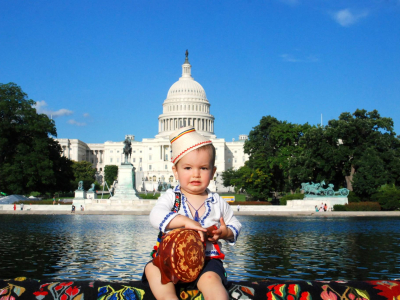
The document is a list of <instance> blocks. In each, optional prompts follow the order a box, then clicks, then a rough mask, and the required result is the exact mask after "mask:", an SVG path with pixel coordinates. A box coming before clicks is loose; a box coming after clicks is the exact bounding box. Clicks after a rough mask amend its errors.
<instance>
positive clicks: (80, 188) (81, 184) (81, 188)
mask: <svg viewBox="0 0 400 300" xmlns="http://www.w3.org/2000/svg"><path fill="white" fill-rule="evenodd" d="M78 191H83V181H82V180H81V181H79V182H78Z"/></svg>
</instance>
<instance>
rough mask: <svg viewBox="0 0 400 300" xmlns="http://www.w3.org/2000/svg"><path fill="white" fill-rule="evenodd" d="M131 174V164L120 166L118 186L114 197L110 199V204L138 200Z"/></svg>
mask: <svg viewBox="0 0 400 300" xmlns="http://www.w3.org/2000/svg"><path fill="white" fill-rule="evenodd" d="M133 172H134V170H133V166H132V164H122V165H120V166H119V167H118V184H117V187H116V188H115V191H114V196H112V197H111V198H110V200H111V203H113V202H114V201H118V200H139V197H138V194H137V191H136V189H135V187H134V180H133V177H134V175H135V174H134V173H133Z"/></svg>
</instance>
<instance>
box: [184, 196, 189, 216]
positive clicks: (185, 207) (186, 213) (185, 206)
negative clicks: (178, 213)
mask: <svg viewBox="0 0 400 300" xmlns="http://www.w3.org/2000/svg"><path fill="white" fill-rule="evenodd" d="M182 202H183V205H182V206H183V211H184V212H185V215H186V217H188V218H190V217H189V214H188V211H187V207H188V206H187V205H186V197H185V195H184V194H182Z"/></svg>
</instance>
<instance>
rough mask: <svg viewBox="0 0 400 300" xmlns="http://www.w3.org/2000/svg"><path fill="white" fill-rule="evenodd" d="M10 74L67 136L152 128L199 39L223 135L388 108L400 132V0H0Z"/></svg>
mask: <svg viewBox="0 0 400 300" xmlns="http://www.w3.org/2000/svg"><path fill="white" fill-rule="evenodd" d="M1 3H2V4H1V18H0V41H1V47H0V54H1V55H0V59H1V63H0V83H8V82H15V83H16V84H18V85H19V86H21V87H22V89H23V90H24V92H25V93H27V94H28V96H29V98H31V99H33V100H35V101H36V102H37V103H38V110H39V111H40V112H43V113H47V114H49V115H52V116H53V119H54V120H55V122H56V126H57V132H58V137H59V138H71V139H80V140H82V141H84V142H87V143H104V142H105V141H122V140H123V139H124V136H125V134H133V135H135V136H136V139H137V140H142V138H152V137H154V136H155V135H156V134H157V131H158V121H157V118H158V116H159V115H160V114H161V113H162V103H163V101H164V100H165V98H166V96H167V92H168V89H169V88H170V86H171V85H172V84H173V83H174V82H175V81H177V80H178V79H179V77H180V76H181V72H182V70H181V65H182V63H183V62H184V58H185V55H184V53H185V50H186V49H189V60H190V63H191V64H192V76H193V77H194V79H195V80H196V81H198V82H199V83H200V84H201V85H202V86H203V87H204V89H205V91H206V93H207V98H208V100H209V101H210V103H211V113H212V114H213V115H214V116H215V133H216V135H217V137H219V138H225V139H227V140H231V139H232V138H235V139H237V138H238V135H239V134H248V133H249V131H250V130H251V129H252V128H253V127H254V126H256V125H257V124H259V121H260V119H261V117H262V116H266V115H272V116H274V117H276V118H277V119H279V120H287V121H289V122H292V123H306V122H308V123H310V124H319V123H320V122H321V113H322V114H323V123H324V124H325V125H326V124H327V121H328V120H330V119H337V118H338V117H339V115H340V113H342V112H351V113H353V112H354V111H355V110H356V109H357V108H360V109H361V108H363V109H366V110H368V111H370V110H373V109H377V110H378V111H379V112H380V114H381V116H384V117H390V118H392V119H393V121H394V128H395V131H396V133H397V134H400V55H399V53H400V0H363V1H342V0H307V1H306V0H265V1H261V0H247V1H244V0H243V1H237V0H229V1H227V0H221V1H190V0H189V1H166V0H158V1H153V0H146V1H145V0H143V1H133V0H126V1H119V0H116V1H103V0H93V1H87V0H79V1H75V0H71V1H61V0H54V1H40V0H37V1H28V0H25V1H19V0H3V1H1Z"/></svg>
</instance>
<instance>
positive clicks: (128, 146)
mask: <svg viewBox="0 0 400 300" xmlns="http://www.w3.org/2000/svg"><path fill="white" fill-rule="evenodd" d="M124 144H125V145H124V149H123V150H122V152H123V153H124V155H125V161H124V163H123V164H129V162H128V156H129V157H131V155H132V147H131V140H130V139H128V138H126V139H125V141H124Z"/></svg>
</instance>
